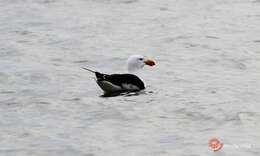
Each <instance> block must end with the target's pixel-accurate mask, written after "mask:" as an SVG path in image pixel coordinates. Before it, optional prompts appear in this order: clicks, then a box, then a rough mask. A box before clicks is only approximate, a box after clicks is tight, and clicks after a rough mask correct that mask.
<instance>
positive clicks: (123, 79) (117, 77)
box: [95, 72, 145, 89]
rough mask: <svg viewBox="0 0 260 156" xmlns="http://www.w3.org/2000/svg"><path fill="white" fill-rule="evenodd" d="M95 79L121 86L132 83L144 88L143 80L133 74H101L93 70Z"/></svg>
mask: <svg viewBox="0 0 260 156" xmlns="http://www.w3.org/2000/svg"><path fill="white" fill-rule="evenodd" d="M95 75H96V78H97V81H109V82H110V83H113V84H115V85H117V86H122V84H132V85H135V86H137V87H138V88H140V89H145V86H144V83H143V81H142V80H141V79H140V78H139V77H137V76H136V75H133V74H112V75H107V74H102V73H99V72H95Z"/></svg>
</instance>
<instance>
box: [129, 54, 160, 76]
mask: <svg viewBox="0 0 260 156" xmlns="http://www.w3.org/2000/svg"><path fill="white" fill-rule="evenodd" d="M145 65H149V66H153V65H155V62H154V61H153V60H151V59H147V58H145V57H144V56H142V55H132V56H130V57H129V58H128V60H127V67H128V71H129V72H135V71H136V70H138V69H141V68H143V67H144V66H145Z"/></svg>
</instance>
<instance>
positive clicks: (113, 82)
mask: <svg viewBox="0 0 260 156" xmlns="http://www.w3.org/2000/svg"><path fill="white" fill-rule="evenodd" d="M145 65H149V66H154V65H155V62H154V61H153V60H152V59H148V58H145V57H144V56H142V55H132V56H130V57H129V58H128V60H127V67H128V72H130V73H133V72H135V71H137V70H139V69H141V68H143V67H144V66H145ZM83 69H85V70H88V71H90V72H92V73H95V75H96V82H97V84H98V85H99V87H100V88H101V89H102V90H103V91H104V92H105V94H113V93H122V92H136V91H140V90H143V89H145V85H144V83H143V81H142V80H141V79H140V78H139V77H137V76H136V75H134V74H111V75H109V74H103V73H100V72H97V71H93V70H91V69H88V68H83Z"/></svg>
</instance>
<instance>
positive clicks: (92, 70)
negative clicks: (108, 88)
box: [81, 67, 96, 73]
mask: <svg viewBox="0 0 260 156" xmlns="http://www.w3.org/2000/svg"><path fill="white" fill-rule="evenodd" d="M81 68H82V69H85V70H87V71H89V72H92V73H96V71H94V70H91V69H88V68H85V67H81Z"/></svg>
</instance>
